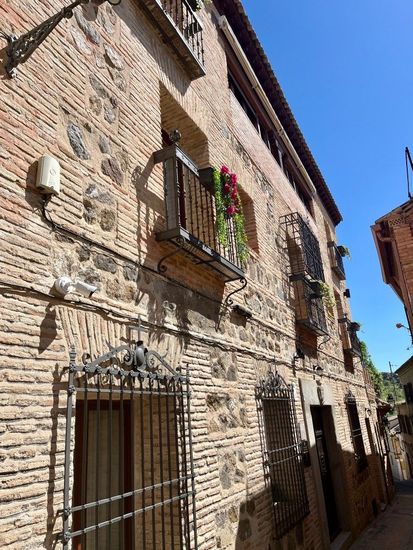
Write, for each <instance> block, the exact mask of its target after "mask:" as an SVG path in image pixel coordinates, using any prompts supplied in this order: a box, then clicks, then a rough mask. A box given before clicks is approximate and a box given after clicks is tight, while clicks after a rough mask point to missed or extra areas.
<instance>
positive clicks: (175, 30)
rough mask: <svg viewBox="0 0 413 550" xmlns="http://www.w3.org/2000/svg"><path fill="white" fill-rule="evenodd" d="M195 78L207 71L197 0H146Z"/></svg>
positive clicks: (177, 53) (166, 35)
mask: <svg viewBox="0 0 413 550" xmlns="http://www.w3.org/2000/svg"><path fill="white" fill-rule="evenodd" d="M142 4H143V6H144V8H145V9H146V12H147V13H148V15H149V16H150V18H151V19H152V20H153V21H154V22H155V24H156V25H157V27H158V28H159V29H160V31H161V32H162V34H163V35H164V38H165V43H166V44H168V46H170V47H171V48H172V49H173V50H174V52H175V53H176V55H177V56H178V57H179V59H180V60H181V63H182V65H183V67H184V68H185V69H186V71H187V73H188V75H189V76H190V77H191V79H192V80H195V79H196V78H199V77H200V76H204V75H205V69H204V38H203V31H202V25H201V22H200V20H199V17H198V16H197V14H196V13H195V12H196V6H197V2H196V1H195V0H142Z"/></svg>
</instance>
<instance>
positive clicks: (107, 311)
mask: <svg viewBox="0 0 413 550" xmlns="http://www.w3.org/2000/svg"><path fill="white" fill-rule="evenodd" d="M406 149H407V148H406ZM409 156H410V153H409ZM410 160H411V158H410ZM412 166H413V162H412ZM52 197H53V196H52V195H51V196H48V197H47V198H45V200H44V202H43V205H42V213H43V217H44V219H45V220H46V222H47V223H48V224H49V226H50V227H51V229H52V230H53V231H55V232H60V233H63V234H64V235H65V236H66V237H67V236H69V238H71V241H72V242H73V243H76V242H77V240H81V241H83V242H84V243H86V244H88V245H89V246H92V247H96V248H98V249H100V250H103V251H104V252H106V253H107V254H109V255H110V257H111V258H113V256H115V257H116V258H118V259H119V260H121V261H123V262H127V263H128V264H132V265H134V266H135V267H137V268H140V269H144V270H146V271H148V272H150V273H151V274H153V275H155V276H157V277H159V278H163V279H166V280H167V281H168V282H170V283H171V284H173V285H174V286H176V287H178V288H181V289H184V290H187V291H190V292H194V293H196V294H197V295H199V296H202V297H203V298H205V299H206V300H209V301H210V302H212V303H215V304H217V305H219V306H220V307H221V306H222V303H221V302H220V301H219V300H216V299H215V298H212V297H211V296H208V295H207V294H204V293H202V292H200V291H198V290H194V289H191V288H190V287H187V286H186V285H184V284H182V283H178V282H177V281H175V280H174V279H171V278H170V277H168V276H167V275H165V274H160V273H158V271H156V270H155V269H153V268H151V267H148V266H145V265H143V264H141V263H140V262H137V261H136V260H133V259H131V258H129V257H128V256H125V255H123V254H121V253H119V252H117V251H116V250H113V249H111V248H110V247H108V246H106V245H104V244H103V243H100V242H98V241H95V240H94V239H91V238H90V237H87V236H85V235H82V234H80V233H77V232H76V231H73V230H72V229H69V228H67V227H65V226H63V225H61V224H59V223H57V222H55V221H54V220H53V218H52V216H51V214H50V212H49V211H48V210H47V206H48V204H49V203H50V201H51V199H52ZM118 265H119V264H118ZM0 284H5V283H0ZM16 286H18V285H16ZM22 288H27V287H22ZM31 290H33V291H34V292H37V293H39V294H42V295H43V296H45V297H48V298H53V299H55V300H56V297H55V296H52V295H49V294H46V293H42V292H41V291H38V290H36V289H31ZM60 301H61V300H60ZM63 302H64V303H66V304H71V305H75V306H76V307H79V305H80V304H82V306H85V307H86V308H87V309H89V310H93V309H96V310H99V311H101V312H102V313H105V314H106V315H110V316H113V317H118V318H123V319H128V320H130V321H136V320H138V318H137V317H132V316H128V315H126V314H122V313H119V312H116V311H114V310H111V309H109V308H105V307H103V306H98V305H92V304H85V303H84V302H80V301H77V300H72V301H69V300H63ZM250 322H253V323H255V324H257V325H258V326H260V327H264V328H266V329H268V330H270V331H271V332H272V333H273V334H278V335H279V336H281V337H283V338H288V339H289V340H292V341H294V342H295V343H296V344H299V343H300V341H299V339H298V338H297V337H296V336H294V335H291V334H288V333H287V332H283V331H281V330H278V329H276V328H274V327H273V326H271V325H270V324H268V323H265V322H264V321H263V320H261V319H257V318H253V319H251V320H250ZM148 323H149V322H148ZM149 324H151V323H149ZM152 326H154V327H156V328H162V329H165V327H164V326H159V325H156V324H152ZM168 330H169V329H168ZM176 333H179V334H181V333H182V329H177V330H176ZM188 335H190V336H193V333H191V332H188ZM330 339H331V336H329V339H328V340H330ZM328 340H326V341H324V342H321V343H320V345H319V346H312V345H309V344H307V347H308V348H309V349H311V350H312V351H315V352H318V353H321V354H322V355H324V356H325V357H327V358H329V359H332V360H334V361H336V362H338V363H340V364H342V365H345V361H343V360H342V359H339V358H338V357H335V356H334V355H332V354H330V353H327V352H326V351H323V350H321V349H320V346H321V345H323V344H326V343H327V342H328ZM202 341H209V342H210V343H212V344H213V345H215V346H217V347H220V344H219V341H217V340H214V339H210V340H202ZM225 346H226V348H225V349H228V348H229V346H228V344H225ZM236 350H239V348H237V347H235V346H233V351H236ZM254 353H255V352H254ZM258 353H259V352H258ZM260 356H261V358H262V357H265V358H266V359H267V360H268V356H265V355H264V354H262V355H261V354H260ZM285 364H286V365H289V366H291V363H285Z"/></svg>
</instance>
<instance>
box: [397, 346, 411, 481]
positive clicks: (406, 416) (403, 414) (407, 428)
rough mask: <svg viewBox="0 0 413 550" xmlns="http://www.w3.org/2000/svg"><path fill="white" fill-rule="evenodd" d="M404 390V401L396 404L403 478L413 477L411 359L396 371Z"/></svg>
mask: <svg viewBox="0 0 413 550" xmlns="http://www.w3.org/2000/svg"><path fill="white" fill-rule="evenodd" d="M396 372H397V374H398V375H399V378H400V382H401V384H402V386H403V389H404V395H405V398H406V401H405V402H404V403H397V405H396V409H397V415H398V419H399V426H400V438H401V446H402V448H403V454H404V457H405V468H404V472H403V473H404V477H405V479H410V478H412V477H413V359H412V357H410V359H408V360H407V361H406V362H405V363H403V365H402V366H401V367H400V368H399V369H398V370H397V371H396Z"/></svg>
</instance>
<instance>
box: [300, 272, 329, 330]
mask: <svg viewBox="0 0 413 550" xmlns="http://www.w3.org/2000/svg"><path fill="white" fill-rule="evenodd" d="M292 281H293V283H294V289H295V317H296V321H297V323H299V324H301V325H305V326H306V327H307V328H309V329H310V330H312V331H313V332H315V333H316V334H317V335H318V336H322V335H324V334H328V330H327V321H326V314H325V310H324V304H323V299H322V298H321V297H320V296H319V295H318V294H317V293H316V292H315V290H314V285H313V284H312V283H311V281H309V280H308V279H307V278H306V277H305V276H293V278H292Z"/></svg>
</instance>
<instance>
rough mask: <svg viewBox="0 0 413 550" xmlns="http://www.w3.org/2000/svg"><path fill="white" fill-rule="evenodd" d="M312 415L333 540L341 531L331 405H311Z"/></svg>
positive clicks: (330, 532)
mask: <svg viewBox="0 0 413 550" xmlns="http://www.w3.org/2000/svg"><path fill="white" fill-rule="evenodd" d="M311 416H312V420H313V426H314V435H315V443H316V451H317V457H318V463H319V467H320V475H321V482H322V487H323V494H324V502H325V509H326V514H327V522H328V532H329V535H330V541H333V540H334V539H335V538H336V537H337V535H338V534H339V533H340V531H341V527H340V522H339V516H338V510H337V504H336V495H335V491H334V484H333V476H332V473H331V459H330V457H329V445H328V436H329V430H328V426H329V424H330V422H329V420H332V419H331V407H316V406H312V407H311Z"/></svg>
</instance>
